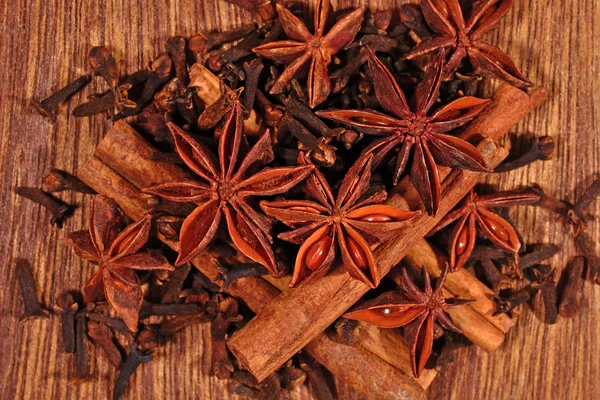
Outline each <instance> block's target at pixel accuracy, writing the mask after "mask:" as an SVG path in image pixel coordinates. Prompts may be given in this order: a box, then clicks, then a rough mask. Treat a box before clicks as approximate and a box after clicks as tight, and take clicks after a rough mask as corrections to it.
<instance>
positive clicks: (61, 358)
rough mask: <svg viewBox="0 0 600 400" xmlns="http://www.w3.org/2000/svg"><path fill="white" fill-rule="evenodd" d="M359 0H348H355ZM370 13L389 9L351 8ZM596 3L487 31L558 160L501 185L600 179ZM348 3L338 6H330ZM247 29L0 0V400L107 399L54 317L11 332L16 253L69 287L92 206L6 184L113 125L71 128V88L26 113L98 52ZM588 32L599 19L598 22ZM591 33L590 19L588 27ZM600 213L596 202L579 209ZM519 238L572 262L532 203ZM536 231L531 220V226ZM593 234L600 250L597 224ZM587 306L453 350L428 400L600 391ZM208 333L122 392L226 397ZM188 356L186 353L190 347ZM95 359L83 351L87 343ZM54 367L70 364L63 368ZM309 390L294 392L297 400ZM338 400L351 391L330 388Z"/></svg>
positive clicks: (512, 19)
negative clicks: (70, 206) (536, 103)
mask: <svg viewBox="0 0 600 400" xmlns="http://www.w3.org/2000/svg"><path fill="white" fill-rule="evenodd" d="M357 2H358V0H357ZM361 3H362V4H367V5H368V4H370V6H371V7H373V8H384V7H395V8H398V7H399V5H400V4H401V3H402V2H401V1H395V2H392V1H389V0H371V1H370V2H367V1H366V0H365V1H362V2H361ZM594 3H595V1H594V0H579V1H574V0H567V1H562V2H556V1H552V0H537V1H526V0H516V1H515V6H514V7H513V9H512V10H511V11H510V12H509V14H508V15H507V17H506V18H505V20H504V21H503V23H502V24H501V26H500V29H499V30H498V31H496V32H493V33H490V34H489V35H488V36H487V39H489V41H490V42H491V43H495V44H498V45H499V46H500V47H501V48H502V49H504V50H507V52H508V53H509V55H510V56H511V57H512V58H513V59H514V60H515V62H516V64H517V65H518V66H520V67H521V70H522V72H523V73H524V74H525V75H527V76H528V77H529V78H530V79H531V80H532V81H534V82H535V83H536V85H541V86H544V87H546V88H547V89H548V90H549V91H550V92H551V94H552V98H551V99H550V101H549V102H547V103H546V104H544V105H542V107H540V108H539V109H538V110H537V111H536V112H534V113H533V114H532V115H531V116H530V117H528V118H527V119H526V120H525V121H524V122H523V123H521V124H520V126H519V127H518V130H519V131H520V132H523V133H525V134H526V135H536V136H541V135H550V136H553V137H554V138H555V139H556V140H557V143H558V151H557V157H556V158H555V159H554V160H551V161H549V162H546V163H544V164H536V165H533V166H531V167H528V168H525V169H522V170H520V171H517V172H513V173H508V174H502V175H499V176H495V177H492V178H491V179H490V182H493V183H497V184H499V186H500V187H501V188H513V187H515V186H519V185H526V184H530V183H534V182H537V183H540V184H541V185H542V186H543V187H544V188H545V189H546V190H547V192H548V193H549V194H552V195H556V196H560V197H562V198H565V199H567V200H570V201H573V200H575V199H576V198H577V197H579V196H580V195H581V194H582V192H583V190H584V188H585V187H587V186H588V185H589V184H590V183H591V182H592V181H593V179H594V178H596V177H598V175H599V172H600V165H599V164H600V157H599V155H600V132H598V124H599V123H600V108H599V107H598V106H597V104H600V79H599V78H598V68H599V65H600V51H599V50H596V46H595V45H594V43H600V29H598V26H599V25H598V24H600V7H598V5H597V4H594ZM353 4H355V2H353V1H337V2H335V1H334V5H336V6H337V7H343V6H350V5H353ZM242 21H246V22H248V21H250V16H249V15H247V14H246V13H243V12H240V11H239V10H237V9H236V8H235V7H233V6H230V5H228V4H225V3H222V2H218V1H216V0H197V1H194V0H172V1H169V2H165V1H128V2H121V1H98V0H90V1H86V2H77V1H74V0H49V1H40V0H30V1H24V0H16V1H8V0H0V38H2V41H1V43H2V44H1V45H0V71H2V80H1V81H0V131H1V136H0V221H2V224H3V228H4V233H2V234H1V235H0V276H1V277H2V279H1V280H0V338H2V339H0V354H1V355H2V357H3V360H2V363H0V397H2V398H6V399H22V398H26V399H30V398H35V399H40V398H43V399H53V398H61V399H79V398H86V399H104V398H107V397H109V396H110V392H111V387H112V381H113V380H114V378H115V374H114V371H113V370H112V368H110V367H109V365H108V363H107V360H106V359H105V358H104V356H103V355H102V354H100V355H98V356H96V355H95V354H92V360H94V361H93V366H94V367H93V372H94V378H93V379H92V380H91V381H89V382H85V383H82V384H72V382H71V381H70V380H69V377H72V376H73V371H72V368H73V367H72V362H71V361H72V360H70V356H67V355H64V354H63V353H62V350H61V349H60V346H61V345H60V344H59V340H58V335H59V326H58V323H57V321H55V320H39V321H30V322H24V323H21V324H19V322H18V316H19V315H20V314H21V313H22V310H23V305H22V303H21V300H20V297H19V294H18V284H17V281H16V277H15V272H14V262H13V261H14V259H15V258H17V257H24V258H27V259H29V260H31V261H32V264H33V269H34V273H35V276H36V278H37V280H38V284H39V294H40V296H41V298H42V299H43V301H44V303H46V304H50V305H51V303H52V301H53V299H54V296H55V295H56V294H57V293H58V292H60V291H62V290H65V289H74V288H80V287H82V285H83V284H84V282H85V281H86V280H87V278H89V277H90V276H91V273H92V272H93V266H90V265H88V264H87V263H86V262H83V261H81V260H80V259H79V258H78V257H77V256H75V254H74V253H73V252H72V251H71V250H70V249H68V248H66V247H65V246H64V245H63V244H62V240H63V238H64V237H65V236H66V234H67V233H68V232H69V231H71V230H77V229H82V228H83V227H84V226H85V225H86V221H87V219H88V216H89V208H88V207H89V199H84V198H83V197H82V196H80V195H71V194H67V195H64V196H63V198H64V199H65V200H67V201H69V202H74V203H77V204H80V205H82V206H83V207H82V208H80V209H78V211H77V212H76V213H75V216H74V217H73V218H72V219H70V220H69V221H68V222H67V223H66V225H65V228H64V229H63V230H57V229H56V228H54V229H48V226H47V223H48V220H49V215H48V213H46V212H45V211H44V210H41V209H40V208H38V207H37V206H35V205H32V203H30V202H29V201H26V200H23V199H20V198H17V197H16V195H15V194H14V193H13V188H14V187H15V186H19V185H28V186H38V185H39V184H40V183H41V180H42V178H43V176H44V175H45V174H46V172H47V171H48V170H49V168H51V167H56V168H61V169H65V170H67V171H76V170H77V168H78V166H80V165H82V164H83V163H84V162H85V160H86V158H87V157H88V156H89V155H90V154H91V152H92V151H93V149H94V148H95V146H96V144H97V143H98V141H99V140H100V138H101V137H102V135H103V133H104V132H106V131H107V130H108V128H109V127H110V124H111V123H110V122H109V121H106V120H104V119H103V118H101V117H97V118H93V119H82V120H79V119H75V118H73V117H70V116H69V115H68V114H69V112H70V110H72V108H73V106H74V105H75V104H77V103H78V102H81V101H82V100H83V95H80V96H77V97H76V98H75V99H74V101H73V102H72V103H71V104H69V105H67V106H63V107H61V108H60V110H59V118H58V120H57V122H56V124H54V125H53V124H50V123H49V122H47V121H46V120H45V119H44V118H43V117H41V116H39V115H38V114H37V113H36V112H35V111H32V110H31V109H30V108H29V107H28V101H29V100H30V99H31V98H32V97H40V96H42V97H43V96H46V95H47V94H49V93H51V92H52V91H53V90H55V89H57V88H59V87H61V86H63V85H64V84H66V83H67V82H68V81H69V80H70V79H73V78H74V77H76V76H78V75H79V74H82V73H84V72H86V55H87V52H88V50H89V49H90V48H91V47H92V46H95V45H100V44H103V45H107V46H109V47H111V48H112V49H113V50H114V52H115V54H116V56H117V58H118V59H119V60H120V61H122V65H123V68H124V70H126V71H129V72H132V71H135V70H137V69H139V68H140V67H142V66H143V65H145V64H147V63H148V62H149V61H150V60H151V59H152V58H153V56H154V55H155V54H157V53H158V52H160V51H163V49H164V43H165V41H166V39H167V38H168V37H170V36H173V35H176V34H180V35H184V36H189V35H191V34H193V33H196V32H197V31H198V30H201V29H209V30H214V29H218V28H228V27H232V26H237V25H239V24H241V23H242ZM594 23H595V24H594ZM594 25H596V26H594ZM591 211H592V212H593V213H594V214H596V215H600V202H598V203H596V204H595V205H594V206H593V207H592V210H591ZM512 216H513V217H514V219H515V221H516V223H517V225H518V227H519V228H520V230H521V232H522V233H523V235H524V237H525V238H526V239H527V241H528V242H530V243H556V244H561V245H564V247H565V251H564V252H563V253H561V254H560V255H558V256H556V257H555V258H554V259H552V260H551V261H552V264H553V265H554V266H555V267H557V268H558V269H562V268H563V266H564V265H565V264H566V262H567V260H568V259H569V258H570V257H571V256H573V255H574V254H575V250H574V247H573V243H572V241H571V240H570V238H568V237H565V234H566V233H568V232H567V231H566V230H565V229H564V228H563V226H562V225H558V224H556V223H555V222H554V217H553V216H551V215H549V214H548V213H547V212H545V211H543V210H537V209H533V208H520V209H516V210H513V212H512ZM534 223H535V225H533V224H534ZM589 229H590V232H592V233H593V237H594V239H595V241H596V242H597V241H598V239H600V223H598V222H593V223H591V224H590V226H589ZM584 296H585V302H586V304H587V305H588V306H587V309H586V311H585V312H584V314H583V315H581V316H580V317H577V318H575V319H573V320H563V319H560V318H559V322H558V324H557V325H554V326H548V325H544V324H542V323H540V322H539V320H538V319H537V317H536V316H534V315H533V313H532V312H531V311H530V310H529V309H526V310H525V311H524V313H523V314H522V316H521V317H520V318H519V321H518V323H517V326H516V327H515V328H513V329H512V330H511V331H510V332H509V334H508V335H507V339H506V342H505V344H504V345H503V346H502V347H501V348H500V349H499V350H498V351H496V352H495V353H493V354H491V355H486V354H485V353H483V352H482V351H479V350H477V349H474V348H473V349H469V350H463V351H461V352H460V353H459V354H458V356H457V359H456V362H455V364H453V365H452V366H450V367H447V368H445V369H444V370H443V371H442V372H441V373H440V374H439V376H438V378H436V380H435V381H434V382H433V384H432V386H431V388H430V389H429V395H430V397H431V398H432V399H446V398H447V399H483V398H485V399H554V398H560V399H580V398H593V397H595V396H596V394H597V392H598V391H599V390H600V383H599V380H598V376H600V361H599V358H598V354H599V351H600V335H599V334H598V332H599V330H600V323H599V322H598V317H599V315H600V312H599V311H598V308H599V307H598V306H597V304H600V303H599V301H600V288H599V287H597V286H592V285H590V284H586V287H585V295H584ZM207 335H208V331H207V329H206V328H205V327H196V328H194V329H190V330H188V331H186V334H185V335H181V336H178V337H177V338H176V340H175V341H174V342H173V343H171V344H169V345H168V346H166V347H164V348H162V349H160V350H159V351H158V352H157V354H156V361H155V362H153V363H150V364H148V365H145V366H143V367H142V368H141V369H140V371H139V372H138V374H137V375H136V376H135V378H134V380H133V382H132V385H131V386H132V387H131V389H130V391H129V392H128V398H131V399H138V398H145V399H147V398H183V399H192V398H193V399H207V398H219V399H227V398H230V397H231V395H230V394H229V390H228V384H227V382H224V381H219V380H216V379H214V378H212V377H209V375H208V374H209V369H208V368H209V366H208V360H209V359H210V342H208V341H206V338H207ZM191 348H193V349H194V350H195V351H190V349H191ZM90 350H91V346H90ZM65 371H67V372H66V373H65ZM307 393H308V392H307V391H306V390H304V389H303V390H299V391H298V392H296V393H294V397H295V398H307V396H308V394H307ZM338 395H339V397H340V398H344V399H346V398H349V399H353V398H356V396H355V395H354V394H353V393H352V392H350V391H348V390H347V389H346V388H345V386H344V385H339V391H338Z"/></svg>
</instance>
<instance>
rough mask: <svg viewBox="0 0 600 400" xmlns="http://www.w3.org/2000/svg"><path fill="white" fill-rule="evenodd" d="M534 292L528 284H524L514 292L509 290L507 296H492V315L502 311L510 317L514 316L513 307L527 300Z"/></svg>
mask: <svg viewBox="0 0 600 400" xmlns="http://www.w3.org/2000/svg"><path fill="white" fill-rule="evenodd" d="M535 292H536V291H535V290H532V288H531V287H530V286H525V287H524V288H521V289H519V290H518V291H516V292H512V291H511V293H510V295H508V296H496V297H494V301H495V303H496V310H494V313H493V315H498V314H501V313H504V314H507V315H508V316H509V317H510V318H514V317H515V316H516V314H515V309H516V308H517V307H519V306H520V305H522V304H525V303H526V302H527V301H529V300H530V299H531V297H532V295H533V294H534V293H535Z"/></svg>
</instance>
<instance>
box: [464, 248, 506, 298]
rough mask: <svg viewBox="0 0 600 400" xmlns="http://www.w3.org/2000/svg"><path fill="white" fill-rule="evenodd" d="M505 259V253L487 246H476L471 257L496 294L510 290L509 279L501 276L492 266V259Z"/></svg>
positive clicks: (493, 265)
mask: <svg viewBox="0 0 600 400" xmlns="http://www.w3.org/2000/svg"><path fill="white" fill-rule="evenodd" d="M505 257H506V253H505V252H503V251H500V250H498V249H495V248H493V247H488V246H478V247H477V248H476V249H475V250H474V251H473V254H472V255H471V259H472V260H474V261H479V264H480V265H481V269H482V270H483V273H484V275H485V277H486V279H487V281H488V282H489V283H490V285H492V289H493V290H494V292H496V293H500V291H501V290H504V289H508V288H510V285H511V283H510V279H509V278H508V277H507V276H505V275H504V274H502V273H501V272H500V271H499V270H498V268H497V267H496V265H495V264H494V259H498V258H505Z"/></svg>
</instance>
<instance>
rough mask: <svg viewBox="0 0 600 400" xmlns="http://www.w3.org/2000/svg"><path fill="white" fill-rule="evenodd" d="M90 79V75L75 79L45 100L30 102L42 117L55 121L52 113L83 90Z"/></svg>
mask: <svg viewBox="0 0 600 400" xmlns="http://www.w3.org/2000/svg"><path fill="white" fill-rule="evenodd" d="M91 80H92V77H91V76H90V75H83V76H80V77H79V78H77V79H75V80H74V81H72V82H69V83H68V84H67V85H66V86H65V87H63V88H61V89H59V90H58V91H56V92H55V93H53V94H51V95H50V96H48V97H47V98H46V99H44V100H42V101H41V102H38V101H36V100H33V101H32V104H33V105H34V106H35V108H36V109H37V110H38V111H39V112H40V114H42V115H43V116H44V117H46V118H48V119H49V120H50V121H52V122H55V121H56V115H54V112H55V111H56V109H57V108H58V106H59V105H60V104H61V103H63V102H65V101H66V100H68V99H69V97H71V96H72V95H74V94H75V93H77V92H78V91H80V90H81V89H83V88H84V87H85V86H86V85H87V84H88V83H90V81H91Z"/></svg>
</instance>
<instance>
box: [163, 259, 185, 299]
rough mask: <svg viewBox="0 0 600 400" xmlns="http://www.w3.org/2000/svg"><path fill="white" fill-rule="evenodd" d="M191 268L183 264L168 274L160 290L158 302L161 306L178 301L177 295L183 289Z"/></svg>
mask: <svg viewBox="0 0 600 400" xmlns="http://www.w3.org/2000/svg"><path fill="white" fill-rule="evenodd" d="M191 268H192V266H191V265H190V264H184V265H182V266H180V267H177V268H175V271H172V272H170V274H169V277H168V279H167V281H166V283H165V284H163V285H162V287H161V289H160V293H161V294H160V302H161V303H163V304H168V303H175V302H176V301H177V300H178V299H179V294H180V293H181V290H182V289H183V284H184V283H185V280H186V279H187V277H188V275H189V273H190V270H191Z"/></svg>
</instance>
